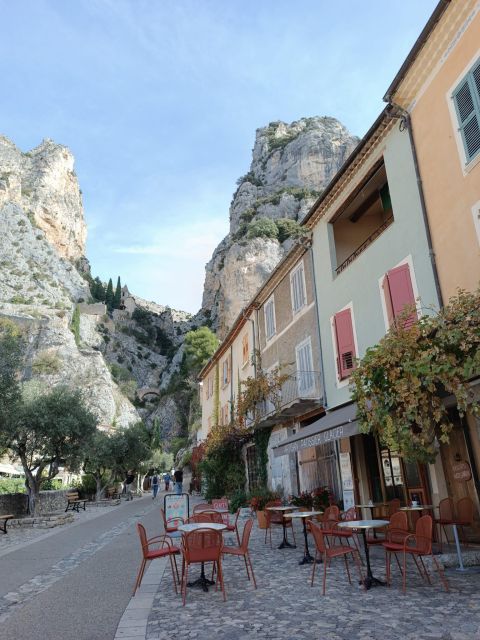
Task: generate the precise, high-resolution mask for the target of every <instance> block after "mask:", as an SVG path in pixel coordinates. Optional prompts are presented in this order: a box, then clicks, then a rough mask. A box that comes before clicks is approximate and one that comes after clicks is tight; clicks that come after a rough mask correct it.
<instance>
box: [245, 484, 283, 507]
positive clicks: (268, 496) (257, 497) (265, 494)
mask: <svg viewBox="0 0 480 640" xmlns="http://www.w3.org/2000/svg"><path fill="white" fill-rule="evenodd" d="M247 498H248V503H249V505H250V506H251V507H252V509H253V510H254V511H263V509H265V505H266V504H267V502H271V501H272V500H277V499H278V498H279V494H278V493H276V492H275V491H270V489H267V487H259V488H257V489H254V490H253V491H251V492H250V493H249V494H248V496H247Z"/></svg>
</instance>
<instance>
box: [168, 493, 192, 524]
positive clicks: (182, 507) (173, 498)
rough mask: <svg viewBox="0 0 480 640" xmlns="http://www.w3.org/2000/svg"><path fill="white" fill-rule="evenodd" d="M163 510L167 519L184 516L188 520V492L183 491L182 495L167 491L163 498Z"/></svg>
mask: <svg viewBox="0 0 480 640" xmlns="http://www.w3.org/2000/svg"><path fill="white" fill-rule="evenodd" d="M163 510H164V511H165V518H166V519H167V521H168V520H172V519H175V518H182V520H183V521H185V522H186V521H187V519H188V517H189V495H188V493H181V494H180V495H177V494H169V493H167V494H166V495H165V496H164V498H163Z"/></svg>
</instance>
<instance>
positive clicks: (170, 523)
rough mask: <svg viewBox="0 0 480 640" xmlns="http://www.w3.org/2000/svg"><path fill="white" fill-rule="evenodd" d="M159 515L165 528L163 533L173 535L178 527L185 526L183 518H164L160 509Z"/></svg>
mask: <svg viewBox="0 0 480 640" xmlns="http://www.w3.org/2000/svg"><path fill="white" fill-rule="evenodd" d="M160 515H161V517H162V521H163V526H164V528H165V533H175V532H176V531H177V530H178V527H179V525H181V524H185V520H184V519H183V518H180V517H178V518H168V520H167V518H166V517H165V511H164V510H163V509H160Z"/></svg>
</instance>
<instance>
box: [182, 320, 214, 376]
mask: <svg viewBox="0 0 480 640" xmlns="http://www.w3.org/2000/svg"><path fill="white" fill-rule="evenodd" d="M218 344H219V342H218V338H217V336H216V335H215V334H214V333H213V331H211V329H209V328H208V327H200V328H199V329H195V330H194V331H189V332H188V333H187V335H186V336H185V355H186V364H187V367H188V369H189V371H191V372H192V373H194V374H195V373H198V372H199V371H200V369H201V368H202V367H203V366H204V365H205V364H206V363H207V362H208V360H209V359H210V358H211V357H212V355H213V354H214V353H215V351H216V349H217V347H218Z"/></svg>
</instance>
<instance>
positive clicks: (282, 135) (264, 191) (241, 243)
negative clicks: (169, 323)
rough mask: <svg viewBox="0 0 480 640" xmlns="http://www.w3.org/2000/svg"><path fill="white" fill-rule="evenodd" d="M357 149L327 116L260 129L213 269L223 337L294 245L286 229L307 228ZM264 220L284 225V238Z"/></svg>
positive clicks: (215, 321) (208, 305) (211, 298)
mask: <svg viewBox="0 0 480 640" xmlns="http://www.w3.org/2000/svg"><path fill="white" fill-rule="evenodd" d="M357 144H358V138H357V137H355V136H352V135H351V134H350V133H349V132H348V130H347V129H346V128H345V127H344V126H343V125H342V124H341V123H340V122H339V121H338V120H336V119H335V118H328V117H322V118H321V117H314V118H302V119H301V120H298V121H296V122H292V123H291V124H286V123H285V122H272V123H270V124H269V125H268V127H263V128H261V129H258V130H257V133H256V138H255V145H254V148H253V152H252V163H251V165H250V170H249V172H248V173H247V174H246V175H245V176H243V177H242V178H240V179H239V180H238V182H237V184H238V189H237V191H236V192H235V194H234V196H233V200H232V203H231V206H230V232H229V234H228V235H227V236H226V238H224V240H223V241H222V242H221V243H220V244H219V246H218V247H217V248H216V250H215V251H214V253H213V256H212V258H211V260H210V262H209V263H208V264H207V267H206V276H205V285H204V293H203V301H202V309H203V312H204V313H205V312H207V316H208V315H210V319H211V322H212V326H213V327H214V328H215V329H216V330H217V333H218V334H219V337H220V338H223V337H224V336H225V334H226V332H227V331H228V329H229V328H230V326H231V325H232V323H233V321H234V320H235V318H236V317H237V315H238V313H239V312H240V310H241V309H242V307H243V306H244V305H245V304H246V303H247V302H248V301H249V300H250V299H251V298H252V297H253V295H254V294H255V292H256V291H257V290H258V288H259V287H260V286H261V285H262V284H263V283H264V282H265V280H266V279H267V278H268V276H269V274H270V273H271V272H272V270H273V269H274V268H275V267H276V265H277V264H278V262H279V261H280V260H281V258H282V257H283V256H284V254H285V252H286V251H287V250H288V248H289V247H290V246H291V242H292V239H291V237H289V233H288V232H285V225H283V227H282V223H284V221H285V219H287V220H293V221H296V222H301V220H302V219H303V217H304V216H305V214H306V213H307V212H308V210H309V209H310V207H311V206H312V205H313V203H314V202H315V200H316V198H317V197H318V196H319V195H320V194H321V192H322V190H323V188H324V187H325V186H326V185H327V184H328V182H329V181H330V180H331V179H332V177H333V176H334V175H335V173H336V172H337V170H338V169H339V167H340V166H341V165H342V164H343V162H344V161H345V160H346V158H347V157H348V156H349V154H350V153H351V152H352V150H353V149H354V148H355V146H356V145H357ZM262 219H270V220H273V221H275V222H276V223H277V225H276V228H277V232H278V233H277V236H275V233H276V232H275V227H273V228H272V226H271V225H270V226H269V227H267V228H265V227H264V226H263V227H262V224H263V220H262Z"/></svg>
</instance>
